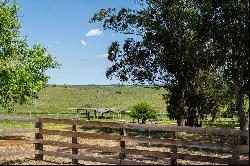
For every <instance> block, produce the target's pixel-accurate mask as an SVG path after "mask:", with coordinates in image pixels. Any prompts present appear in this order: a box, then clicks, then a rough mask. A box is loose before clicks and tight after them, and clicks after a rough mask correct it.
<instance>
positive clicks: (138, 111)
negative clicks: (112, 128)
mask: <svg viewBox="0 0 250 166" xmlns="http://www.w3.org/2000/svg"><path fill="white" fill-rule="evenodd" d="M156 113H157V112H156V110H155V109H153V108H152V107H151V106H150V105H149V104H147V103H139V104H137V105H135V106H134V107H133V108H132V109H131V112H130V113H129V116H130V117H131V118H133V119H138V121H139V119H141V120H142V123H145V121H146V120H147V119H155V118H156Z"/></svg>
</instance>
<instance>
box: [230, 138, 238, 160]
mask: <svg viewBox="0 0 250 166" xmlns="http://www.w3.org/2000/svg"><path fill="white" fill-rule="evenodd" d="M239 144H240V137H239V136H238V135H236V134H234V136H233V151H232V159H233V160H234V161H235V160H238V159H240V153H239V152H238V151H236V146H237V145H239ZM229 165H234V164H233V163H230V164H229Z"/></svg>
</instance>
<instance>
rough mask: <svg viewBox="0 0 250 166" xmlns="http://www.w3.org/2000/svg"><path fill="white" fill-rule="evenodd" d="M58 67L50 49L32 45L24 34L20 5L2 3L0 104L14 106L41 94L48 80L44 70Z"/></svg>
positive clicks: (0, 3)
mask: <svg viewBox="0 0 250 166" xmlns="http://www.w3.org/2000/svg"><path fill="white" fill-rule="evenodd" d="M57 66H58V63H56V62H55V61H54V59H53V57H52V55H50V54H47V53H46V48H44V47H42V46H41V45H39V44H36V45H34V46H32V47H29V46H28V44H27V40H26V38H23V37H21V35H20V20H19V17H18V6H17V4H16V3H15V2H13V1H9V0H4V1H2V2H0V106H2V107H4V108H8V109H12V108H13V105H14V103H20V104H23V103H27V102H28V101H29V99H31V98H34V97H37V93H38V92H39V91H40V90H41V89H42V88H44V86H45V83H46V82H47V81H48V76H46V75H45V74H44V72H45V71H46V70H47V69H50V68H55V67H57Z"/></svg>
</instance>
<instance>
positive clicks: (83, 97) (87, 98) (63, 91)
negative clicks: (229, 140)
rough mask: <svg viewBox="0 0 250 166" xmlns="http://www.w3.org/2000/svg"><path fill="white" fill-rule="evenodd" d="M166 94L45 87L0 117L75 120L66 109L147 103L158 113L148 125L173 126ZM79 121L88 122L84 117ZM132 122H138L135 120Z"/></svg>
mask: <svg viewBox="0 0 250 166" xmlns="http://www.w3.org/2000/svg"><path fill="white" fill-rule="evenodd" d="M166 93H167V90H165V89H164V88H153V87H141V86H65V85H61V86H58V85H56V86H47V87H46V88H45V89H44V90H42V91H41V92H40V93H39V99H36V100H35V99H34V100H32V102H31V104H30V105H22V106H21V105H16V110H15V111H14V112H8V111H7V110H4V109H3V108H0V115H7V116H32V117H33V116H40V117H41V116H42V117H50V118H65V119H75V118H77V115H76V114H65V113H70V112H73V113H75V110H69V109H68V108H81V107H92V108H125V109H128V110H129V109H130V108H131V107H132V106H134V105H136V104H138V103H140V102H147V103H149V104H150V105H151V106H152V107H154V108H155V109H156V110H157V112H158V116H157V120H156V121H153V122H150V121H149V122H147V123H153V124H171V123H176V121H171V120H170V119H169V118H168V117H167V114H166V104H165V101H164V100H162V95H163V94H166ZM90 116H91V120H97V121H119V120H125V121H126V122H133V119H131V118H130V117H129V116H128V115H122V117H118V115H117V113H113V114H110V113H109V114H104V118H100V117H97V119H94V117H93V113H91V114H90ZM99 116H100V115H99ZM80 118H81V119H82V120H87V118H86V117H85V115H82V116H81V117H80ZM135 122H137V121H136V120H135ZM10 125H18V126H21V127H33V125H32V124H30V125H27V124H25V123H14V124H13V123H11V122H1V123H0V128H4V127H5V128H7V127H8V126H9V127H11V126H10ZM238 125H239V122H238V120H237V119H233V118H232V119H230V118H227V119H226V118H219V119H217V120H216V122H215V123H214V122H211V119H209V118H208V119H206V120H205V121H204V127H218V128H220V127H223V128H235V127H238ZM12 127H13V126H12Z"/></svg>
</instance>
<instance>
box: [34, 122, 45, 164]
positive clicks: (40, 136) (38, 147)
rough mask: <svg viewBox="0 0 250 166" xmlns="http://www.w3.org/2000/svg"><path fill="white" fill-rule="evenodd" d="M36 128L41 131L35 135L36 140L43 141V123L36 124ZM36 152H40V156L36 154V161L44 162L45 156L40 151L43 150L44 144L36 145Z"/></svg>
mask: <svg viewBox="0 0 250 166" xmlns="http://www.w3.org/2000/svg"><path fill="white" fill-rule="evenodd" d="M35 128H37V129H38V130H39V132H38V133H36V134H35V139H36V140H42V139H43V134H42V133H41V130H42V123H41V122H39V121H38V122H36V123H35ZM35 150H38V154H35V160H36V161H41V160H43V155H42V154H40V151H41V150H43V144H40V143H36V144H35Z"/></svg>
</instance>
